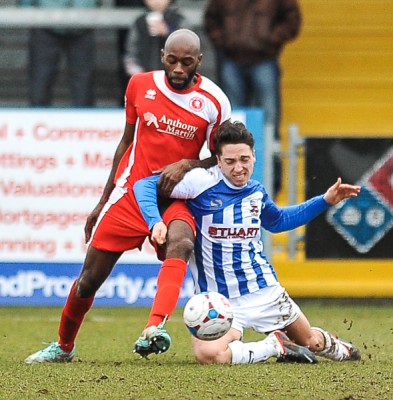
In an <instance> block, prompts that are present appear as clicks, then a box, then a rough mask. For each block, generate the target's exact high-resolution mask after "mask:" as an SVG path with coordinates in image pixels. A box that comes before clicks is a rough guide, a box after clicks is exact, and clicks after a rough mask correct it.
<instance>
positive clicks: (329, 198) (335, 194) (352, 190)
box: [323, 178, 361, 206]
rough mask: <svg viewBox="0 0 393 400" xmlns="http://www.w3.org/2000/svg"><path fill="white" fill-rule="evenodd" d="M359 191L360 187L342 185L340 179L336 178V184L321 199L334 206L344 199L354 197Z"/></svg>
mask: <svg viewBox="0 0 393 400" xmlns="http://www.w3.org/2000/svg"><path fill="white" fill-rule="evenodd" d="M360 189H361V188H360V186H356V185H349V184H347V183H342V181H341V178H338V179H337V181H336V183H335V184H334V185H332V186H330V188H329V189H328V190H327V191H326V193H325V194H324V196H323V198H324V199H325V201H326V202H328V203H329V204H330V205H332V206H334V205H336V204H338V203H339V202H340V201H342V200H344V199H347V198H349V197H356V196H357V195H358V194H359V193H360Z"/></svg>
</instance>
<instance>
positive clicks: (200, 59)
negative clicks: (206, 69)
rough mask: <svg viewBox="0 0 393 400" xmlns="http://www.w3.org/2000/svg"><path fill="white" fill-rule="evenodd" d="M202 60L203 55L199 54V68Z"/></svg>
mask: <svg viewBox="0 0 393 400" xmlns="http://www.w3.org/2000/svg"><path fill="white" fill-rule="evenodd" d="M202 58H203V54H202V53H201V54H199V56H198V67H200V66H201V65H202Z"/></svg>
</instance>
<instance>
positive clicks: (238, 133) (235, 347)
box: [134, 121, 360, 364]
mask: <svg viewBox="0 0 393 400" xmlns="http://www.w3.org/2000/svg"><path fill="white" fill-rule="evenodd" d="M214 141H215V143H214V144H215V149H216V154H217V162H218V165H216V166H215V167H211V168H209V169H202V168H197V169H194V170H192V171H190V172H188V173H187V174H186V175H185V177H184V178H183V180H182V181H180V182H179V183H178V184H177V185H176V186H175V188H174V190H173V191H172V194H171V197H172V198H177V199H186V200H187V205H188V207H189V209H190V211H191V213H192V214H193V216H194V218H195V223H196V228H197V229H196V240H195V248H194V254H193V256H192V257H191V259H190V269H191V272H192V276H193V279H194V282H195V291H196V293H199V292H202V291H217V292H219V293H221V294H223V295H225V296H226V297H227V298H229V300H230V302H231V305H232V308H233V311H234V320H233V324H232V327H231V329H230V331H229V332H228V333H227V334H226V335H225V336H223V337H222V338H220V339H218V340H215V341H213V342H208V341H201V340H198V339H196V338H194V337H193V338H192V348H193V353H194V355H195V357H196V359H197V361H198V362H200V363H202V364H207V363H233V364H241V363H255V362H259V361H264V360H267V359H268V358H270V357H277V358H278V359H279V360H284V361H285V360H286V361H296V362H305V363H315V362H317V358H316V357H315V355H318V356H323V357H326V358H329V359H331V360H336V361H344V360H359V359H360V352H359V350H358V349H357V348H356V347H355V346H354V345H353V344H351V343H349V342H347V341H344V340H342V339H339V338H337V337H336V336H334V335H332V334H330V333H329V332H326V331H325V330H323V329H321V328H315V327H311V326H310V323H309V321H308V320H307V318H306V316H305V315H304V314H303V313H302V311H301V310H300V308H299V306H298V305H297V304H296V303H295V302H294V301H293V300H292V299H291V298H290V297H289V295H288V293H287V292H286V290H285V289H284V288H283V287H282V286H281V285H280V283H279V281H278V279H277V275H276V272H275V270H274V268H273V266H272V265H271V264H270V262H269V261H268V260H267V258H266V256H265V255H264V254H263V242H262V237H261V229H262V228H264V229H266V230H268V231H270V232H283V231H287V230H291V229H294V228H297V227H299V226H301V225H304V224H306V223H308V222H309V221H311V220H312V219H313V218H315V217H316V216H318V215H319V214H320V213H322V212H323V211H325V210H326V209H327V208H328V207H329V206H330V205H335V204H337V203H339V202H340V201H341V200H343V199H345V198H348V197H355V196H357V195H358V193H359V192H360V187H359V186H353V185H348V184H343V183H342V182H341V179H340V178H338V180H337V182H336V183H335V184H334V185H333V186H331V187H330V188H329V189H328V190H327V191H326V193H325V194H324V195H320V196H316V197H314V198H312V199H310V200H307V201H305V202H304V203H301V204H299V205H295V206H289V207H278V206H277V205H276V204H275V203H274V202H273V201H272V199H271V198H270V197H269V195H268V194H267V193H266V190H265V188H264V187H263V185H262V184H261V183H259V182H258V181H255V180H252V179H250V178H251V174H252V172H253V168H254V163H255V153H254V138H253V136H252V134H251V133H250V132H249V131H248V130H247V129H246V127H245V126H244V125H243V124H242V123H240V122H229V121H227V122H226V123H224V124H222V125H221V127H220V128H219V129H218V131H217V132H216V135H215V138H214ZM158 179H159V176H152V177H149V178H146V179H143V180H140V181H138V182H137V183H136V184H135V186H134V192H135V196H136V198H137V200H138V203H139V206H140V208H141V211H142V213H143V215H144V218H145V220H146V222H147V224H148V226H149V229H150V230H152V236H151V238H152V240H153V241H154V242H156V243H158V244H164V243H165V237H166V232H167V228H166V225H165V223H164V222H163V221H162V218H161V216H160V213H159V210H158V207H157V181H158ZM245 328H253V329H254V330H255V331H257V332H260V333H264V334H268V336H267V337H266V338H265V339H263V340H260V341H257V342H252V343H244V342H242V336H243V330H244V329H245ZM284 331H285V333H284Z"/></svg>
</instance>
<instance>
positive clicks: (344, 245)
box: [305, 137, 393, 259]
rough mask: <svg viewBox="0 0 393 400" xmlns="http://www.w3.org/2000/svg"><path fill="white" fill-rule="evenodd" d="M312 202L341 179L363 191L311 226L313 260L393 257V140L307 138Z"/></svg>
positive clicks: (308, 236) (308, 230) (308, 189)
mask: <svg viewBox="0 0 393 400" xmlns="http://www.w3.org/2000/svg"><path fill="white" fill-rule="evenodd" d="M305 142H306V149H305V153H306V155H305V157H306V182H305V184H306V197H307V198H310V197H312V196H315V195H318V194H322V193H324V192H325V191H326V189H327V188H328V187H329V186H331V185H332V184H333V183H334V182H335V181H336V179H337V178H338V177H341V178H342V180H343V182H347V183H353V184H359V185H361V186H362V190H361V194H360V195H359V196H358V197H357V198H356V199H347V200H345V201H343V202H341V203H340V204H339V205H337V206H334V207H331V208H330V209H329V210H328V211H327V212H326V213H324V214H322V215H321V216H319V217H318V218H316V219H315V220H314V221H312V222H311V223H309V224H308V225H307V227H306V243H305V248H306V257H307V258H310V259H312V258H327V259H329V258H333V259H334V258H336V259H339V258H359V259H363V258H378V259H382V258H392V257H393V138H392V139H390V138H375V139H374V138H337V137H335V138H317V137H314V138H307V139H306V141H305Z"/></svg>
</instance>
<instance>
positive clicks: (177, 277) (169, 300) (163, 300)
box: [145, 258, 187, 328]
mask: <svg viewBox="0 0 393 400" xmlns="http://www.w3.org/2000/svg"><path fill="white" fill-rule="evenodd" d="M186 271H187V263H186V262H185V261H184V260H181V259H179V258H168V259H167V260H165V261H164V263H163V264H162V266H161V270H160V272H159V274H158V279H157V293H156V297H155V298H154V301H153V305H152V308H151V310H150V315H149V319H148V321H147V324H146V326H145V328H148V327H149V326H151V325H155V326H157V325H159V324H160V323H161V322H162V321H163V320H164V318H165V317H166V316H168V318H169V317H170V315H171V314H172V312H173V310H174V308H175V307H176V304H177V300H178V298H179V294H180V289H181V286H182V284H183V281H184V276H185V275H186Z"/></svg>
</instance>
